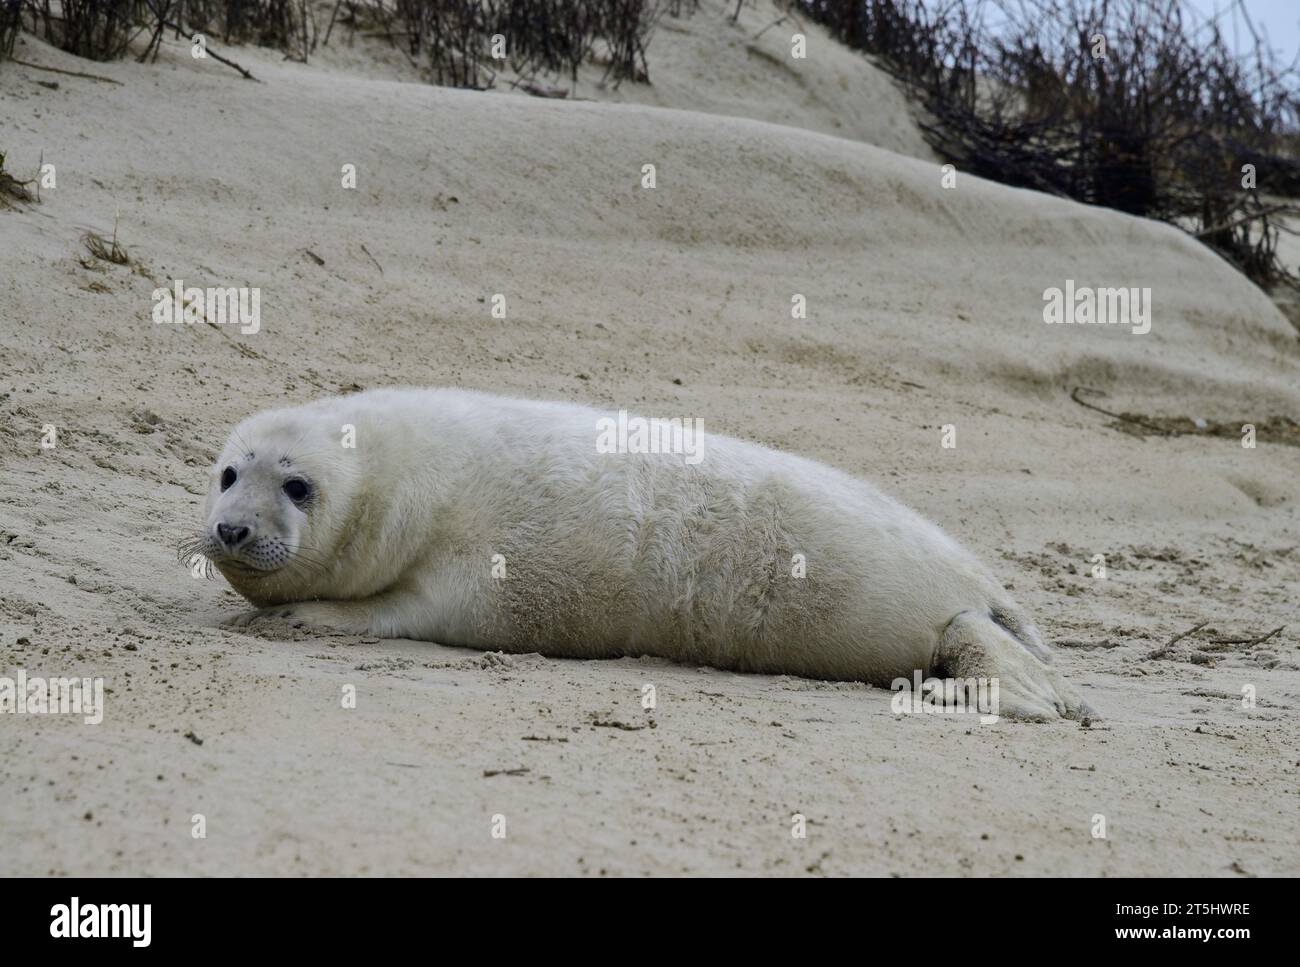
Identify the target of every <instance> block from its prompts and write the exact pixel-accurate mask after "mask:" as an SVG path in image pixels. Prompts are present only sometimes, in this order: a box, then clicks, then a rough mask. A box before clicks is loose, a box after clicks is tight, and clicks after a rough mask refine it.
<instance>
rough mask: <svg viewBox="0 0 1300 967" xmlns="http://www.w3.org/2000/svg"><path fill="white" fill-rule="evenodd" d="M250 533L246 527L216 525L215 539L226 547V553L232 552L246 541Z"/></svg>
mask: <svg viewBox="0 0 1300 967" xmlns="http://www.w3.org/2000/svg"><path fill="white" fill-rule="evenodd" d="M251 533H252V531H251V530H250V529H249V528H247V527H230V526H229V525H227V524H218V525H217V538H218V540H220V541H221V543H222V544H224V545H225V546H226V550H228V551H233V550H234V549H235V548H236V547H238V546H239V545H240V544H242V543H244V542H245V541H246V540H248V535H249V534H251Z"/></svg>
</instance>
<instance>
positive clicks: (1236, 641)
mask: <svg viewBox="0 0 1300 967" xmlns="http://www.w3.org/2000/svg"><path fill="white" fill-rule="evenodd" d="M1284 628H1286V625H1278V626H1277V627H1276V628H1274V629H1273V630H1272V631H1270V632H1268V633H1267V634H1263V635H1260V636H1259V637H1258V638H1211V639H1210V644H1212V645H1246V646H1247V647H1250V648H1254V647H1255V646H1256V645H1262V644H1263V643H1264V642H1266V641H1268V640H1269V639H1270V638H1272V637H1274V636H1275V635H1279V634H1281V633H1282V630H1283V629H1284Z"/></svg>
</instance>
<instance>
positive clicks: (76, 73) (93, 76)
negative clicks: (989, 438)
mask: <svg viewBox="0 0 1300 967" xmlns="http://www.w3.org/2000/svg"><path fill="white" fill-rule="evenodd" d="M11 59H12V61H13V62H14V63H15V64H22V66H24V67H30V68H31V69H32V70H35V71H49V72H50V73H51V74H63V75H64V76H66V77H81V78H84V79H85V80H88V81H103V82H104V83H105V84H116V85H117V86H118V87H122V86H123V84H122V82H121V81H115V80H113V78H111V77H101V76H100V75H98V74H83V73H81V71H65V70H64V69H63V68H61V67H45V66H43V65H41V64H33V63H32V62H31V61H26V60H19V59H18V58H17V57H14V58H11Z"/></svg>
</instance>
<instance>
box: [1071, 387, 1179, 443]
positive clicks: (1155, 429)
mask: <svg viewBox="0 0 1300 967" xmlns="http://www.w3.org/2000/svg"><path fill="white" fill-rule="evenodd" d="M1080 393H1088V394H1089V395H1091V396H1105V395H1106V394H1105V393H1103V392H1102V391H1101V390H1099V389H1089V388H1088V387H1087V386H1076V387H1075V388H1074V391H1073V392H1072V393H1070V399H1072V400H1074V402H1076V403H1078V404H1079V405H1080V406H1086V407H1087V408H1088V409H1090V410H1096V411H1097V412H1098V413H1104V414H1106V416H1109V417H1113V418H1114V419H1116V420H1122V421H1123V422H1125V423H1133V424H1136V425H1137V426H1140V427H1142V428H1143V429H1145V430H1150V431H1151V432H1152V433H1158V434H1160V435H1161V436H1174V435H1175V434H1174V433H1173V432H1172V431H1170V430H1166V429H1165V428H1164V427H1161V426H1156V425H1155V424H1154V423H1148V422H1147V421H1146V420H1143V419H1139V418H1138V417H1136V416H1126V415H1125V414H1123V413H1112V412H1111V411H1110V410H1103V409H1102V408H1101V407H1100V406H1094V405H1093V404H1091V403H1085V402H1084V401H1083V400H1081V399H1079V394H1080Z"/></svg>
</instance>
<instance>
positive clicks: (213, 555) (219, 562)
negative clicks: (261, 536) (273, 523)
mask: <svg viewBox="0 0 1300 967" xmlns="http://www.w3.org/2000/svg"><path fill="white" fill-rule="evenodd" d="M263 545H264V542H263V541H261V540H257V541H253V542H252V543H251V544H248V545H246V546H244V547H240V548H236V549H235V550H233V551H231V550H228V549H226V548H225V547H222V546H221V544H219V543H218V542H217V541H216V540H214V539H213V538H212V536H211V535H209V534H206V533H203V534H196V535H194V536H193V537H187V538H185V539H184V540H182V541H181V542H180V543H179V544H177V545H176V557H177V559H178V560H179V561H180V562H181V563H182V564H183V565H185V566H186V567H188V568H190V569H191V570H192V571H194V573H195V574H196V575H199V576H205V577H211V576H212V569H213V568H214V567H215V568H216V569H217V570H218V571H220V572H221V573H222V574H223V575H226V576H227V577H230V576H232V575H233V576H235V577H238V578H243V579H250V578H252V579H256V578H264V577H268V576H270V575H272V574H274V573H276V572H277V571H280V570H283V568H284V566H285V565H286V564H287V563H288V560H287V555H286V553H285V552H284V551H283V550H282V548H281V547H280V546H279V545H277V544H274V542H272V546H263ZM249 555H251V556H249Z"/></svg>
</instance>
